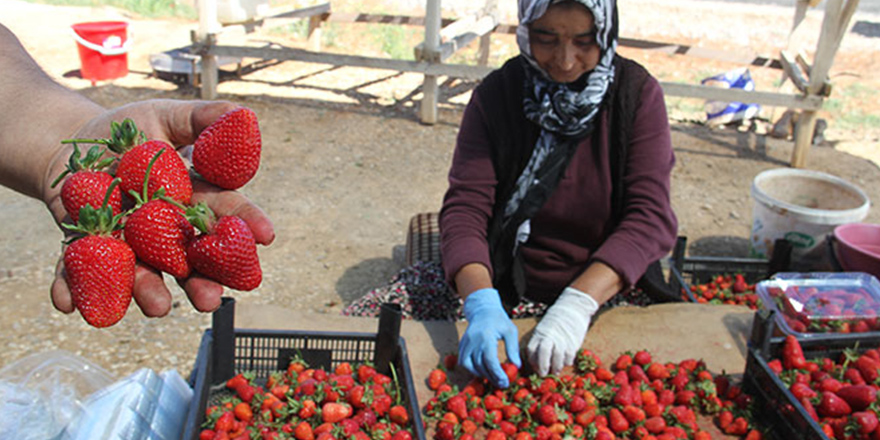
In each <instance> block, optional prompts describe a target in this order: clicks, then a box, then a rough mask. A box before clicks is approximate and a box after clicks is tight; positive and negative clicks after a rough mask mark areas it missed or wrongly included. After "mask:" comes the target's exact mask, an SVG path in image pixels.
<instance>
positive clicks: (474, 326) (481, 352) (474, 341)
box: [458, 288, 522, 388]
mask: <svg viewBox="0 0 880 440" xmlns="http://www.w3.org/2000/svg"><path fill="white" fill-rule="evenodd" d="M464 315H465V318H467V321H468V327H467V330H465V332H464V335H463V336H462V337H461V342H459V344H458V363H459V365H461V366H462V367H464V368H465V369H466V370H468V371H470V372H471V373H472V374H475V375H477V376H481V377H485V378H487V379H489V380H490V381H491V382H492V383H493V384H494V385H495V386H497V387H499V388H507V387H508V386H510V383H509V382H510V381H509V379H508V378H507V374H505V372H504V369H502V368H501V362H499V360H498V340H499V339H503V340H504V348H505V351H506V352H507V359H508V360H509V361H510V362H512V363H513V364H514V365H516V366H517V368H518V367H520V365H521V364H522V361H521V360H520V358H519V332H518V330H517V328H516V326H515V325H514V324H513V321H511V320H510V318H508V317H507V313H506V312H505V311H504V307H502V306H501V296H500V295H499V294H498V291H497V290H495V289H491V288H488V289H480V290H477V291H475V292H473V293H471V294H470V295H468V296H467V298H466V299H465V300H464Z"/></svg>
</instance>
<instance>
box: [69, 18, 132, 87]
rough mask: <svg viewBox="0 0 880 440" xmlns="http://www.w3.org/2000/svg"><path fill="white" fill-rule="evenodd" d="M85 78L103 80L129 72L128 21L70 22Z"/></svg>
mask: <svg viewBox="0 0 880 440" xmlns="http://www.w3.org/2000/svg"><path fill="white" fill-rule="evenodd" d="M72 28H73V38H74V39H75V40H76V46H77V49H78V50H79V60H80V65H81V66H82V67H81V69H80V73H81V74H82V77H83V78H84V79H88V80H91V81H92V83H94V82H95V81H103V80H108V79H114V78H121V77H123V76H125V75H127V74H128V47H129V45H130V40H129V39H128V36H127V33H126V30H127V28H128V23H126V22H124V21H94V22H88V23H77V24H74V25H73V26H72Z"/></svg>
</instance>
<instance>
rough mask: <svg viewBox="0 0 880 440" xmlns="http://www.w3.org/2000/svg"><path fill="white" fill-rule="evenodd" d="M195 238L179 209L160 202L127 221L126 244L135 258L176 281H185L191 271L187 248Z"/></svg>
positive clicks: (138, 212)
mask: <svg viewBox="0 0 880 440" xmlns="http://www.w3.org/2000/svg"><path fill="white" fill-rule="evenodd" d="M195 235H196V234H195V228H194V227H193V226H192V225H191V224H190V223H189V221H187V219H186V217H184V215H183V214H182V213H181V212H180V210H179V209H178V208H177V207H175V206H174V205H172V204H170V203H168V202H166V201H164V200H159V199H156V200H151V201H149V202H147V203H146V204H145V205H143V206H141V207H140V208H138V209H136V210H135V211H134V212H133V213H131V215H129V217H128V219H127V220H126V222H125V241H126V243H128V244H129V246H131V248H132V250H133V251H134V253H135V255H137V257H138V258H139V259H140V260H141V261H143V262H144V263H146V264H148V265H150V266H152V267H154V268H156V269H158V270H161V271H162V272H166V273H169V274H171V275H172V276H174V277H175V278H186V277H187V276H189V274H190V272H191V269H190V265H189V262H188V261H187V257H186V246H187V245H188V244H189V243H190V242H192V240H193V239H194V238H195Z"/></svg>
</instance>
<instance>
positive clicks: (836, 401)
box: [816, 391, 852, 417]
mask: <svg viewBox="0 0 880 440" xmlns="http://www.w3.org/2000/svg"><path fill="white" fill-rule="evenodd" d="M816 412H817V413H819V415H820V416H822V417H841V416H847V415H849V414H850V413H852V408H850V406H849V404H848V403H846V401H845V400H843V399H841V398H840V397H839V396H838V395H837V394H834V393H832V392H831V391H823V392H822V398H821V401H820V402H819V405H818V406H817V407H816Z"/></svg>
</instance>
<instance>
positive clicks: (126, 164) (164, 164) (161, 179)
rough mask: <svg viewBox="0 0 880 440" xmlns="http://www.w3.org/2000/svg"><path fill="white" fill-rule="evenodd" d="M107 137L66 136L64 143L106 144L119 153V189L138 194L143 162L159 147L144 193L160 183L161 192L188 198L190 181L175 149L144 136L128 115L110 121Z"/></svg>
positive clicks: (144, 169)
mask: <svg viewBox="0 0 880 440" xmlns="http://www.w3.org/2000/svg"><path fill="white" fill-rule="evenodd" d="M110 133H111V137H110V139H69V140H65V141H63V142H64V143H76V142H88V143H93V144H102V145H106V146H107V147H108V148H110V150H112V151H113V152H114V153H117V154H121V155H122V157H121V158H120V159H119V165H118V166H117V168H116V177H118V178H120V179H122V185H121V189H122V192H123V193H124V194H129V193H130V192H131V191H134V192H135V193H137V194H140V193H142V192H143V190H144V177H145V175H146V172H147V166H148V165H149V164H150V162H151V161H152V160H153V158H154V157H155V156H156V154H157V153H159V152H160V151H161V150H162V149H164V150H165V151H164V152H162V155H161V156H160V157H159V159H158V160H157V161H156V163H155V165H154V166H153V170H152V173H151V176H152V178H151V179H150V182H149V187H148V191H147V194H148V197H152V196H153V193H155V192H156V190H158V189H159V188H161V187H165V195H167V196H168V197H171V198H173V199H174V200H177V201H179V202H181V203H183V204H189V203H190V200H191V199H192V181H191V180H190V178H189V170H188V169H187V167H186V164H184V162H183V159H181V158H180V155H178V154H177V152H176V150H175V149H174V148H173V147H172V146H171V145H168V144H167V143H165V142H162V141H160V140H151V141H147V140H146V135H144V132H143V131H140V130H139V129H138V128H137V126H136V125H135V123H134V121H132V120H131V119H125V120H123V121H122V123H118V122H116V121H113V122H111V123H110Z"/></svg>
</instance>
